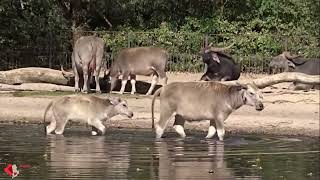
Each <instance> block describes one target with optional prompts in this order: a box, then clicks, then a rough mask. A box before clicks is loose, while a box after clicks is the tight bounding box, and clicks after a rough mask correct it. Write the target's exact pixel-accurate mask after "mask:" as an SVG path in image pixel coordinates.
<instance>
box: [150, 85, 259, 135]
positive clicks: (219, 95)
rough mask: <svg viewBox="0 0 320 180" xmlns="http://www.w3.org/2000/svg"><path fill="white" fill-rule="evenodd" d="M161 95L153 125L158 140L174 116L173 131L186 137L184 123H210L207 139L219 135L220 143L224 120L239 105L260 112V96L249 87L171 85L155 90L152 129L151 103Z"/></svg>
mask: <svg viewBox="0 0 320 180" xmlns="http://www.w3.org/2000/svg"><path fill="white" fill-rule="evenodd" d="M159 94H160V119H159V121H158V122H157V124H156V125H155V130H156V137H157V138H161V136H162V134H163V132H164V129H165V128H166V126H167V123H168V121H169V120H170V119H171V118H173V117H175V122H174V126H173V127H174V129H175V131H176V132H177V133H178V134H179V135H180V136H181V137H185V136H186V134H185V132H184V123H185V120H188V121H199V120H210V127H209V130H208V134H207V136H206V138H212V137H213V136H214V134H215V133H216V131H217V133H218V137H219V140H223V137H224V134H225V130H224V124H223V122H224V120H226V119H227V118H228V116H229V115H230V114H231V113H232V112H233V111H234V110H236V109H238V108H240V107H241V106H242V105H250V106H255V108H256V110H258V111H261V110H262V109H263V108H264V106H263V103H262V95H261V94H260V92H259V91H258V89H257V88H256V87H254V86H252V85H236V86H230V85H224V84H221V83H219V82H214V81H209V82H174V83H171V84H168V85H167V86H164V87H162V88H160V89H158V90H157V91H156V92H155V93H154V97H153V99H152V104H151V109H152V110H151V113H152V127H153V128H154V101H155V98H156V96H158V95H159Z"/></svg>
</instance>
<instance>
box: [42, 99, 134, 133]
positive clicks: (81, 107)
mask: <svg viewBox="0 0 320 180" xmlns="http://www.w3.org/2000/svg"><path fill="white" fill-rule="evenodd" d="M47 114H49V117H50V119H51V123H50V125H48V126H47V127H45V131H46V134H50V133H51V132H52V131H55V133H56V134H63V131H64V127H65V125H66V124H67V122H68V121H69V120H73V121H79V122H84V123H88V124H89V125H92V126H93V127H94V128H96V129H98V130H99V131H100V132H101V134H104V133H105V131H106V129H105V126H104V125H103V121H106V120H108V119H110V118H112V117H113V116H115V115H118V114H121V115H125V116H128V117H129V118H131V117H132V116H133V113H132V111H130V110H129V109H128V105H127V102H126V101H124V100H121V99H120V98H111V99H102V98H99V97H95V96H88V95H87V96H84V95H70V96H63V97H60V98H58V99H56V100H54V101H52V102H51V103H50V104H49V105H48V106H47V108H46V110H45V113H44V119H43V124H44V125H45V121H46V117H47ZM92 134H93V135H95V134H97V133H96V132H95V131H93V132H92Z"/></svg>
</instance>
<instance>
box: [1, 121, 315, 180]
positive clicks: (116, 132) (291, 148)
mask: <svg viewBox="0 0 320 180" xmlns="http://www.w3.org/2000/svg"><path fill="white" fill-rule="evenodd" d="M0 129H1V131H0V166H1V167H0V169H3V168H4V167H5V166H6V164H7V163H16V164H18V165H19V164H20V165H21V164H30V165H31V166H32V168H30V169H20V175H19V176H22V177H25V178H31V179H59V178H61V179H93V178H96V179H97V178H98V179H99V178H100V179H158V178H159V179H235V178H244V179H249V178H250V179H309V178H311V179H317V178H319V177H320V175H319V171H318V169H319V144H318V142H319V139H315V138H297V137H294V138H293V137H283V136H278V137H277V136H253V135H247V136H244V135H243V136H229V137H227V138H226V139H225V141H224V142H220V141H217V140H216V138H215V139H211V140H206V139H205V138H203V137H204V136H205V134H204V133H199V132H189V134H188V135H189V136H188V137H187V138H186V139H184V140H183V139H180V138H178V136H177V135H176V134H175V133H170V132H169V133H167V132H166V136H167V137H166V138H163V139H161V140H155V139H154V135H153V133H152V132H151V131H149V130H132V129H131V130H126V129H111V130H108V131H107V135H105V136H90V131H89V128H86V127H81V126H72V127H71V128H68V129H67V130H66V131H65V135H64V136H59V135H51V136H44V132H43V126H40V125H21V126H16V125H4V124H0ZM2 177H6V175H5V174H4V173H0V178H2Z"/></svg>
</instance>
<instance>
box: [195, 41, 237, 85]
mask: <svg viewBox="0 0 320 180" xmlns="http://www.w3.org/2000/svg"><path fill="white" fill-rule="evenodd" d="M232 45H233V44H232ZM232 45H230V46H228V47H225V48H217V47H212V46H211V44H210V45H209V46H207V47H205V48H204V49H203V50H202V60H203V62H204V63H205V64H206V65H207V69H206V72H205V74H204V75H203V76H202V77H201V80H204V81H231V80H237V79H239V77H240V66H239V65H238V64H237V63H236V62H235V61H234V59H233V58H232V57H231V56H229V55H227V54H226V53H224V52H223V51H225V50H226V49H229V48H231V47H232Z"/></svg>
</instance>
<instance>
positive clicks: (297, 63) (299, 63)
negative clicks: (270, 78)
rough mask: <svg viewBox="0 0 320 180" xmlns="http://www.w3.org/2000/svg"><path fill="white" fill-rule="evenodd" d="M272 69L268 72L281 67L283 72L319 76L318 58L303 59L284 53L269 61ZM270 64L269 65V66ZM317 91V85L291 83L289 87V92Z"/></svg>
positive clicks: (319, 60) (319, 65)
mask: <svg viewBox="0 0 320 180" xmlns="http://www.w3.org/2000/svg"><path fill="white" fill-rule="evenodd" d="M271 62H272V65H273V66H272V67H270V69H271V70H270V71H273V70H274V67H281V68H283V69H284V71H292V72H299V73H304V74H308V75H320V59H319V58H304V57H301V56H299V55H292V54H290V53H289V52H287V51H285V52H283V53H281V54H279V55H278V56H275V57H273V58H272V60H271ZM271 62H270V64H271ZM312 88H314V89H319V88H320V87H319V85H310V84H302V83H296V82H293V84H292V85H290V86H289V89H291V90H309V89H312Z"/></svg>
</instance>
